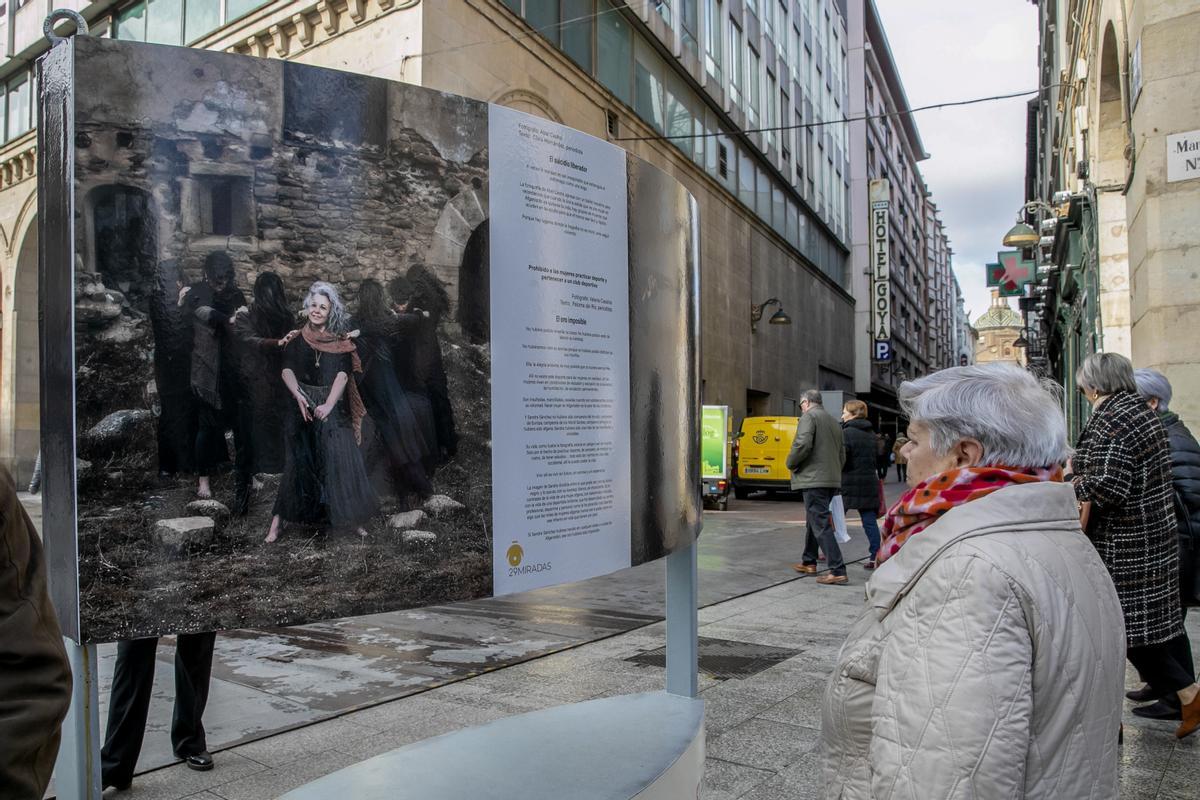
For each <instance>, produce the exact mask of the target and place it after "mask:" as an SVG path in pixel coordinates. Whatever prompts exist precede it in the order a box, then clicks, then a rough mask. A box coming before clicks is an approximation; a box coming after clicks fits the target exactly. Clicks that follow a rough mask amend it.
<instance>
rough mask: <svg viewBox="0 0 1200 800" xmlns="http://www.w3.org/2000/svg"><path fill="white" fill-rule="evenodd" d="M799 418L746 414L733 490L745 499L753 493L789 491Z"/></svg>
mask: <svg viewBox="0 0 1200 800" xmlns="http://www.w3.org/2000/svg"><path fill="white" fill-rule="evenodd" d="M799 421H800V418H799V417H746V418H745V419H744V420H742V428H741V431H740V432H739V433H738V436H737V442H736V443H735V445H734V448H735V460H736V462H737V473H736V475H735V476H734V479H733V492H734V496H736V497H737V498H738V499H739V500H744V499H745V498H746V497H747V496H748V495H749V494H750V492H753V491H755V490H758V489H766V490H768V492H775V491H790V490H791V488H792V474H791V472H789V471H788V468H787V455H788V451H789V450H791V449H792V440H793V439H795V438H796V425H797V423H798V422H799Z"/></svg>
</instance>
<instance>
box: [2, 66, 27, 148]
mask: <svg viewBox="0 0 1200 800" xmlns="http://www.w3.org/2000/svg"><path fill="white" fill-rule="evenodd" d="M30 85H31V81H30V77H29V73H28V72H23V73H21V74H20V75H19V76H18V77H17V78H14V79H13V80H11V81H9V82H8V86H7V87H6V90H5V93H4V94H5V97H4V121H5V124H4V140H5V141H8V140H10V139H15V138H17V137H18V136H20V135H21V134H23V133H25V132H26V131H28V130H29V129H30V128H32V127H33V121H32V118H31V113H32V111H33V107H32V106H33V104H32V102H31V98H32V92H31V91H30Z"/></svg>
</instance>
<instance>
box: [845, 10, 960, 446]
mask: <svg viewBox="0 0 1200 800" xmlns="http://www.w3.org/2000/svg"><path fill="white" fill-rule="evenodd" d="M848 13H849V20H850V29H849V35H850V52H849V69H850V82H851V85H852V86H854V87H855V92H854V93H853V94H852V95H851V97H850V119H851V120H852V121H851V123H850V147H851V152H852V158H851V160H850V169H851V181H850V203H851V208H852V210H853V212H854V213H852V214H851V240H852V245H851V265H852V266H851V284H852V286H853V287H854V295H855V297H859V298H870V299H869V300H868V302H866V303H860V304H859V305H858V307H857V310H856V315H855V321H854V335H855V348H854V359H855V360H854V365H855V368H854V390H855V392H856V393H857V395H858V397H860V398H862V399H864V400H866V401H867V403H868V405H869V406H870V407H871V408H872V418H873V419H874V420H875V421H876V423H877V425H879V426H880V427H881V428H885V429H887V430H889V431H892V432H894V431H895V430H898V429H899V426H900V425H901V422H900V419H899V417H900V411H899V408H898V403H897V402H896V388H897V387H898V386H899V385H900V383H901V382H903V381H904V380H906V379H908V378H915V377H919V376H921V375H925V374H928V373H930V372H933V371H936V370H938V369H942V368H944V367H948V366H951V365H953V364H955V363H957V361H956V360H955V355H954V352H953V348H952V346H951V343H952V341H953V339H952V336H953V318H954V303H955V294H954V290H953V288H952V287H953V286H954V285H955V282H954V277H953V272H952V268H951V250H950V246H949V239H948V237H947V235H946V232H945V230H944V227H943V225H942V223H941V220H940V219H938V216H937V209H936V206H935V205H934V203H933V202H932V199H931V197H930V193H929V190H928V188H927V187H926V185H925V181H924V179H923V178H922V176H921V172H920V169H919V167H918V165H919V163H920V162H921V161H923V160H925V159H926V158H928V154H927V153H926V152H925V147H924V145H923V144H922V142H921V135H920V131H918V129H917V125H916V120H915V118H914V117H913V115H912V113H911V108H910V106H909V103H908V97H907V96H906V95H905V92H904V85H903V82H902V81H901V79H900V73H899V68H898V67H897V66H896V62H895V59H894V58H893V57H892V52H891V47H890V46H889V44H888V40H887V34H886V32H885V31H884V29H883V22H882V20H881V18H880V16H879V12H878V9H876V7H875V3H874V2H873V0H851V2H850V4H849V9H848ZM881 180H882V181H887V183H888V186H889V190H890V191H889V197H888V212H887V217H888V224H887V230H888V233H887V240H888V246H887V251H888V260H889V268H888V281H887V286H886V287H885V288H882V289H880V287H879V282H878V281H875V280H874V278H875V275H874V270H873V268H872V247H873V233H874V232H873V230H872V227H873V226H872V223H871V221H870V219H869V216H870V215H869V213H868V211H869V209H870V205H871V201H870V189H871V185H872V182H873V181H881ZM877 291H882V292H883V293H884V294H885V295H886V296H887V300H888V302H887V312H886V313H887V316H888V318H889V319H890V324H889V328H890V333H891V335H890V359H888V360H882V359H879V358H877V355H878V354H877V353H876V352H875V347H876V344H875V339H876V334H877V329H878V327H879V325H880V324H881V323H880V322H879V321H877V319H876V314H877V310H876V307H875V302H874V298H875V297H876V292H877Z"/></svg>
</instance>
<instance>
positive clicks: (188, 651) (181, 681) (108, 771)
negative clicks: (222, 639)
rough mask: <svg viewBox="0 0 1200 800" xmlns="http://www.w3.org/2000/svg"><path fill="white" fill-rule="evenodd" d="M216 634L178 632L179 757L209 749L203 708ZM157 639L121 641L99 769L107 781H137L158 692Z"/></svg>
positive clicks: (175, 740)
mask: <svg viewBox="0 0 1200 800" xmlns="http://www.w3.org/2000/svg"><path fill="white" fill-rule="evenodd" d="M216 638H217V635H216V634H215V633H190V634H186V633H185V634H180V635H179V636H178V637H177V638H176V645H175V714H174V716H173V717H172V719H171V744H172V746H173V747H174V750H175V755H177V756H179V757H180V758H186V757H187V756H191V755H195V754H197V753H201V752H204V751H205V750H207V749H208V743H207V741H206V740H205V738H204V723H203V722H202V720H201V718H202V717H203V716H204V707H205V705H207V703H208V680H209V676H210V675H211V674H212V657H213V643H214V642H215V641H216ZM157 649H158V639H157V638H149V639H134V640H132V641H128V642H120V643H119V644H118V645H117V666H116V669H115V670H114V671H113V682H112V694H111V696H110V698H109V703H108V728H107V729H106V730H105V733H104V747H103V748H101V750H100V772H101V775H102V776H103V780H104V784H105V785H114V786H124V785H126V784H128V783H129V782H130V781H131V780H132V779H133V770H134V767H136V766H137V760H138V755H139V754H140V753H141V751H142V738H143V737H144V736H145V733H146V717H147V715H148V714H149V712H150V695H151V693H152V692H153V690H154V662H155V652H156V650H157Z"/></svg>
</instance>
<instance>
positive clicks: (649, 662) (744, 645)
mask: <svg viewBox="0 0 1200 800" xmlns="http://www.w3.org/2000/svg"><path fill="white" fill-rule="evenodd" d="M699 649H700V671H701V672H703V673H704V674H705V675H708V676H709V677H710V678H714V679H715V680H719V681H723V680H728V679H729V678H746V677H749V676H751V675H754V674H756V673H758V672H762V671H763V670H765V669H770V668H771V667H773V666H775V665H776V664H779V663H782V662H784V661H787V660H788V659H789V658H791V657H792V656H795V655H799V654H800V652H801V651H799V650H789V649H786V648H783V647H767V646H766V645H761V644H750V643H749V642H732V641H729V640H727V639H709V638H708V637H705V636H701V637H700V639H699ZM625 660H626V661H629V662H631V663H634V664H642V665H643V666H649V667H662V666H666V663H667V649H666V648H665V647H657V648H655V649H653V650H647V651H645V652H643V653H638V654H637V655H636V656H631V657H629V658H627V659H625Z"/></svg>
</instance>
